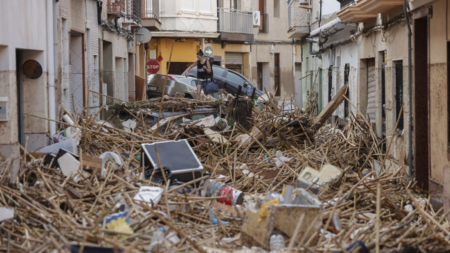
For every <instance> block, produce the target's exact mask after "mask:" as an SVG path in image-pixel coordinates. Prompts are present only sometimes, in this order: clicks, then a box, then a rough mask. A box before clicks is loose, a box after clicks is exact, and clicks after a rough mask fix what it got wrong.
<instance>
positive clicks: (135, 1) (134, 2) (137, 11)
mask: <svg viewBox="0 0 450 253" xmlns="http://www.w3.org/2000/svg"><path fill="white" fill-rule="evenodd" d="M128 1H129V2H128V8H127V19H129V20H133V21H134V22H135V23H137V24H139V23H141V17H142V10H141V6H142V1H141V0H128Z"/></svg>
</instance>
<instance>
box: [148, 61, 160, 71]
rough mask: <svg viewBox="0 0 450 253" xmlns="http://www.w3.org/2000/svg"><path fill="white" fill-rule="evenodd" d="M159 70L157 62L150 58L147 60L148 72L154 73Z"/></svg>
mask: <svg viewBox="0 0 450 253" xmlns="http://www.w3.org/2000/svg"><path fill="white" fill-rule="evenodd" d="M158 71H159V62H158V61H156V60H150V61H148V62H147V72H148V73H149V74H156V73H158Z"/></svg>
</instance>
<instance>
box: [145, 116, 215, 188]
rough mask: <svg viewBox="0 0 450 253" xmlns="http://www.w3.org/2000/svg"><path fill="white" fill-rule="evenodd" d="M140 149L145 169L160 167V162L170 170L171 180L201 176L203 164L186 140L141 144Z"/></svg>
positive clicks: (191, 178) (184, 179)
mask: <svg viewBox="0 0 450 253" xmlns="http://www.w3.org/2000/svg"><path fill="white" fill-rule="evenodd" d="M213 120H214V118H213ZM156 148H157V149H158V154H157V153H156ZM142 150H143V154H142V156H143V157H144V159H143V161H142V162H143V167H144V168H146V170H150V171H152V170H153V169H160V164H159V163H160V162H161V165H162V167H163V168H164V169H167V170H169V171H170V174H171V179H172V180H174V179H177V180H179V181H181V182H189V181H192V180H194V179H196V178H200V177H201V173H202V171H203V166H202V164H201V163H200V161H199V160H198V158H197V155H196V154H195V153H194V151H193V150H192V148H191V146H189V143H188V142H187V141H186V140H179V141H164V142H155V143H151V144H142ZM151 173H152V172H149V173H148V174H151Z"/></svg>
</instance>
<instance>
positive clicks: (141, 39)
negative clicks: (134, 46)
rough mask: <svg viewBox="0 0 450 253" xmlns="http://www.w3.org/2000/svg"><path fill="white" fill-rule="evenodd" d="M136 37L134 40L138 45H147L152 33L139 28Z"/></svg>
mask: <svg viewBox="0 0 450 253" xmlns="http://www.w3.org/2000/svg"><path fill="white" fill-rule="evenodd" d="M136 35H137V36H136V39H137V42H138V43H139V44H141V43H147V42H149V41H150V40H151V39H152V33H151V32H150V31H149V30H148V29H147V28H140V29H139V30H138V31H137V33H136Z"/></svg>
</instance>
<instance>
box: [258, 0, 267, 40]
mask: <svg viewBox="0 0 450 253" xmlns="http://www.w3.org/2000/svg"><path fill="white" fill-rule="evenodd" d="M259 12H260V20H261V24H260V25H259V31H260V32H264V30H265V27H264V24H265V22H264V14H265V13H266V0H259Z"/></svg>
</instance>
